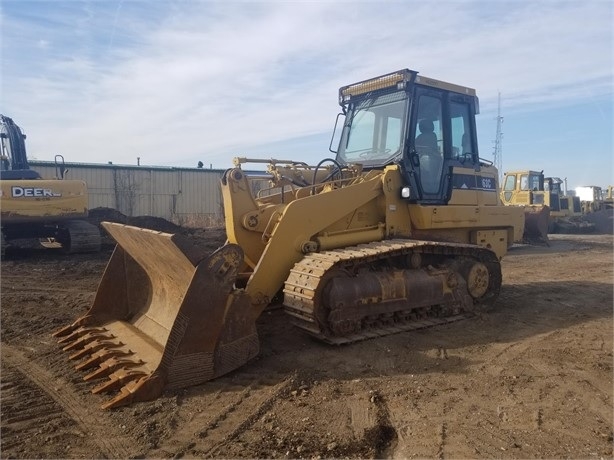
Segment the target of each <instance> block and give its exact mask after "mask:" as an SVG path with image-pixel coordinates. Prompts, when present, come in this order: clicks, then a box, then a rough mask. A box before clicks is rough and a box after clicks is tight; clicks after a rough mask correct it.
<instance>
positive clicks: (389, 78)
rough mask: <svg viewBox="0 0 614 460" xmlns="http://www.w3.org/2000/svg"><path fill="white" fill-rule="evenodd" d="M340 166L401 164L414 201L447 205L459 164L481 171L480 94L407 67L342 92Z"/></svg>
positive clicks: (352, 86)
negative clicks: (477, 119) (342, 114)
mask: <svg viewBox="0 0 614 460" xmlns="http://www.w3.org/2000/svg"><path fill="white" fill-rule="evenodd" d="M339 104H340V105H341V107H342V109H343V113H344V115H345V122H344V124H343V129H342V132H341V137H340V141H339V147H338V149H337V151H336V154H337V158H336V159H337V162H339V163H340V164H352V163H360V164H362V165H363V168H364V169H382V168H383V167H384V166H386V165H389V164H400V165H401V167H402V169H403V174H404V177H405V180H406V182H407V185H408V186H409V188H410V198H409V199H410V201H412V202H418V203H425V204H446V203H447V202H448V201H449V200H450V197H451V194H452V187H453V184H452V181H453V174H452V168H453V167H454V166H461V167H465V168H474V169H475V170H476V171H479V168H480V159H479V156H478V149H477V136H476V128H475V115H476V114H477V113H478V110H479V109H478V98H477V96H476V95H475V90H473V89H471V88H465V87H462V86H457V85H453V84H450V83H445V82H442V81H438V80H433V79H430V78H425V77H422V76H418V72H415V71H412V70H408V69H404V70H400V71H398V72H393V73H390V74H386V75H383V76H381V77H377V78H373V79H370V80H365V81H363V82H359V83H355V84H353V85H348V86H344V87H342V88H341V89H340V90H339Z"/></svg>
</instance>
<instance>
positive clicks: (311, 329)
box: [284, 239, 501, 344]
mask: <svg viewBox="0 0 614 460" xmlns="http://www.w3.org/2000/svg"><path fill="white" fill-rule="evenodd" d="M416 252H417V253H420V254H424V255H436V256H441V257H442V259H453V258H455V257H463V258H473V259H475V260H476V261H480V262H482V263H483V264H485V265H486V267H487V268H488V272H489V274H490V280H489V281H490V282H489V286H488V291H487V292H486V294H484V296H482V298H480V299H479V302H477V301H476V302H474V303H475V304H476V305H480V304H491V303H493V302H494V301H495V300H496V298H497V296H498V295H499V291H500V289H501V266H500V264H499V260H498V259H497V257H496V255H495V253H494V252H492V251H490V250H488V249H486V248H482V247H479V246H475V245H469V244H459V243H438V242H432V241H421V240H400V239H398V240H386V241H379V242H373V243H367V244H361V245H358V246H352V247H349V248H344V249H336V250H332V251H324V252H319V253H312V254H308V255H306V256H305V257H304V258H303V259H302V260H301V261H300V262H298V263H297V264H296V265H295V266H294V268H293V269H292V270H291V271H290V275H289V276H288V279H287V280H286V283H285V287H284V294H285V296H290V297H291V298H292V299H293V301H292V305H286V303H285V302H284V310H285V311H286V313H288V314H289V315H291V316H292V317H293V323H294V324H295V325H296V326H298V327H300V328H301V329H304V330H305V331H307V332H308V333H309V334H311V335H313V336H315V337H317V338H318V339H320V340H322V341H324V342H327V343H331V344H343V343H351V342H357V341H361V340H366V339H370V338H374V337H380V336H385V335H390V334H396V333H399V332H404V331H409V330H414V329H423V328H427V327H432V326H435V325H439V324H447V323H451V322H454V321H459V320H462V319H465V318H467V317H469V316H472V312H464V313H463V314H457V315H453V316H448V317H440V316H438V317H435V316H432V317H428V318H422V319H419V320H416V321H409V322H396V323H395V324H394V325H392V326H385V327H377V328H370V329H366V330H362V331H360V332H358V333H355V334H352V335H347V336H344V337H339V336H329V335H325V334H324V333H323V332H322V331H321V330H320V328H319V327H318V323H317V320H316V316H315V312H316V310H317V306H316V305H315V300H314V299H315V295H316V292H317V291H318V289H319V288H320V283H321V282H322V280H323V279H324V277H325V274H326V273H328V272H329V271H330V270H334V269H337V268H343V269H348V268H349V269H350V270H351V268H352V267H355V266H357V265H363V264H367V265H368V264H370V263H374V262H376V261H378V260H382V259H388V258H390V257H396V256H406V255H409V254H411V253H416ZM410 309H411V306H410V308H408V310H410Z"/></svg>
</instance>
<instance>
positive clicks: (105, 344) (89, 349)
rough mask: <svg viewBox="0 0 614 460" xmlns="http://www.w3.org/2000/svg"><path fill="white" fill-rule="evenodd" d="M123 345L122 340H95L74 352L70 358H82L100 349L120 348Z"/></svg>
mask: <svg viewBox="0 0 614 460" xmlns="http://www.w3.org/2000/svg"><path fill="white" fill-rule="evenodd" d="M122 346H124V344H123V343H122V342H109V341H107V340H95V341H94V342H92V343H89V344H87V345H86V346H85V347H83V348H82V349H81V350H79V351H77V352H76V353H73V354H72V355H70V356H69V357H68V358H69V359H72V360H76V359H81V358H84V357H86V356H88V355H93V354H94V353H96V352H97V351H99V350H105V349H114V348H119V347H122Z"/></svg>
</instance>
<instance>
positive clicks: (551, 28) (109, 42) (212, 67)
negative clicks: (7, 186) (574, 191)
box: [0, 0, 614, 188]
mask: <svg viewBox="0 0 614 460" xmlns="http://www.w3.org/2000/svg"><path fill="white" fill-rule="evenodd" d="M0 7H1V9H0V21H1V22H0V30H1V33H0V34H1V35H0V39H1V51H2V55H1V71H2V72H1V74H0V76H1V83H0V91H1V93H0V111H1V112H2V113H3V114H5V115H8V116H10V117H12V118H13V119H14V120H15V122H16V123H17V124H19V125H20V126H21V127H22V128H23V129H24V131H25V132H26V134H27V135H28V138H27V141H26V142H27V147H28V151H29V154H30V156H31V157H32V158H36V159H39V160H52V159H53V157H54V155H55V154H62V155H64V157H65V158H66V161H68V162H87V163H106V162H107V161H112V162H113V163H116V164H136V158H137V157H140V158H141V164H148V165H170V166H195V165H196V163H197V162H198V161H199V160H200V161H203V163H205V165H207V166H209V165H213V167H214V168H226V167H230V166H231V165H232V163H231V160H232V158H233V157H234V156H249V157H258V158H262V157H264V158H267V157H275V158H282V159H295V160H302V161H308V162H310V163H316V162H317V161H319V160H320V159H322V158H324V157H326V156H329V153H328V145H329V141H330V136H331V133H332V129H333V125H334V122H335V117H336V114H337V112H338V111H339V106H338V105H337V90H338V88H339V87H340V86H343V85H345V84H349V83H353V82H356V81H359V80H364V79H366V78H369V77H374V76H377V75H381V74H384V73H388V72H391V71H394V70H398V69H402V68H406V67H407V68H411V69H413V70H417V71H419V72H420V73H421V74H422V75H426V76H429V77H433V78H437V79H440V80H445V81H450V82H453V83H458V84H461V85H465V86H470V87H473V88H476V90H477V92H478V95H479V97H480V106H481V114H480V115H479V116H478V132H479V141H480V155H481V156H482V157H483V158H486V159H491V160H492V152H493V145H494V139H495V133H496V120H495V117H496V115H497V94H498V92H499V91H500V92H501V103H502V115H503V117H504V123H503V133H504V137H503V170H511V169H537V170H542V169H543V170H544V172H545V173H546V174H547V175H550V176H558V177H561V178H565V177H566V178H567V179H568V184H569V187H570V188H574V187H576V186H579V185H601V186H604V185H607V184H612V183H614V171H613V164H612V156H613V155H612V153H613V129H612V126H613V125H614V121H613V105H614V97H613V92H614V90H613V87H614V84H613V83H614V80H613V78H614V77H613V74H614V65H613V64H614V52H613V42H614V39H613V30H612V29H613V26H612V24H613V23H614V10H613V6H612V2H610V1H608V0H603V1H602V0H586V1H567V2H560V1H534V2H530V1H509V2H506V1H490V0H489V1H462V0H456V1H447V2H446V1H438V2H414V1H394V2H385V1H377V2H371V1H336V2H332V1H323V0H322V1H302V2H300V1H284V2H252V1H247V0H246V1H232V0H231V1H195V0H192V1H177V0H169V1H162V0H157V1H155V0H153V1H151V0H147V1H145V0H143V1H139V0H120V1H114V0H98V1H80V0H73V1H60V0H53V1H52V0H48V1H31V0H1V1H0Z"/></svg>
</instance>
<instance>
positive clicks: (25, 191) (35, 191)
mask: <svg viewBox="0 0 614 460" xmlns="http://www.w3.org/2000/svg"><path fill="white" fill-rule="evenodd" d="M11 196H12V197H13V198H26V197H27V198H49V197H58V196H62V194H61V193H56V192H54V191H53V190H51V189H50V188H40V187H18V186H13V187H11Z"/></svg>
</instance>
